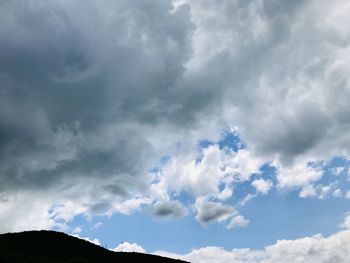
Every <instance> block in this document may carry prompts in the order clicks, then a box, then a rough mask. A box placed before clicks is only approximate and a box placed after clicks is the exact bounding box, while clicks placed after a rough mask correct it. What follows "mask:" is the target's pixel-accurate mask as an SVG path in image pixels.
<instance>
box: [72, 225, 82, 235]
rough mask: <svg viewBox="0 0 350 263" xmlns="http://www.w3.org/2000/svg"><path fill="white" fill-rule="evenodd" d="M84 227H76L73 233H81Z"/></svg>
mask: <svg viewBox="0 0 350 263" xmlns="http://www.w3.org/2000/svg"><path fill="white" fill-rule="evenodd" d="M81 231H82V229H81V227H80V226H77V227H76V228H74V229H73V231H72V233H73V234H79V233H81Z"/></svg>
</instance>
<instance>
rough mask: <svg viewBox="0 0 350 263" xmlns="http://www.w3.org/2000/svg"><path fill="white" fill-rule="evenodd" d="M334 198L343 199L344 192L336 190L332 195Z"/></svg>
mask: <svg viewBox="0 0 350 263" xmlns="http://www.w3.org/2000/svg"><path fill="white" fill-rule="evenodd" d="M332 196H333V197H335V198H338V197H342V196H343V192H342V190H340V189H335V190H334V191H333V193H332Z"/></svg>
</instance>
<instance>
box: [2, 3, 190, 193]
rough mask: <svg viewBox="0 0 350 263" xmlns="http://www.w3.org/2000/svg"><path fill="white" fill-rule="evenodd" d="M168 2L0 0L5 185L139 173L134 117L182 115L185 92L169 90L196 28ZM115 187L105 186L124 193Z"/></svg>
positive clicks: (142, 151) (140, 139)
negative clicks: (93, 2) (98, 2)
mask: <svg viewBox="0 0 350 263" xmlns="http://www.w3.org/2000/svg"><path fill="white" fill-rule="evenodd" d="M172 9H173V6H172V5H171V2H170V1H132V2H129V1H116V2H110V1H104V2H103V3H100V4H97V3H95V4H92V3H86V2H83V1H76V2H74V3H70V2H69V1H61V2H59V3H57V2H53V1H48V2H47V1H12V2H9V1H3V2H2V3H1V11H0V12H1V18H0V20H1V26H0V39H1V48H0V52H1V53H0V57H1V60H0V86H1V90H0V93H1V96H0V108H1V110H0V130H1V133H0V149H1V152H0V156H1V161H0V171H1V177H0V180H1V184H0V185H1V188H3V189H8V188H12V187H14V188H21V187H24V188H25V187H28V186H30V187H37V188H41V187H44V186H46V185H49V184H50V183H55V182H56V181H57V180H61V179H62V177H63V176H68V177H71V176H83V177H85V176H97V177H102V178H103V177H106V176H107V177H112V176H118V175H120V174H131V175H134V176H137V175H138V174H140V173H141V171H142V172H144V170H143V169H144V168H145V167H144V164H145V163H144V161H145V159H147V157H146V155H148V154H149V151H151V150H152V149H151V148H152V146H151V145H149V143H148V142H147V140H146V139H145V137H144V136H143V134H142V133H143V131H142V129H139V127H137V125H133V123H141V125H142V124H144V125H150V126H152V125H154V124H155V123H157V122H158V121H159V120H160V119H165V120H166V119H168V118H172V119H174V121H176V120H177V119H181V118H186V117H183V116H182V115H186V114H187V113H186V112H181V114H180V115H181V117H180V116H177V115H179V112H178V111H179V110H178V109H177V107H178V106H181V105H182V103H183V102H184V103H186V101H185V97H187V96H183V95H177V94H176V93H174V92H173V89H175V88H176V85H177V83H178V82H179V81H181V78H182V76H183V74H184V72H185V68H184V63H185V62H186V61H187V60H188V58H189V57H190V54H191V35H192V31H193V29H194V25H193V24H192V23H191V21H190V17H189V7H188V6H184V7H181V8H179V9H177V10H176V11H174V12H172ZM184 92H186V91H184ZM174 95H175V96H177V97H178V99H176V98H175V100H174ZM182 96H183V97H182ZM190 110H191V109H190ZM188 114H189V115H191V114H192V113H190V112H188ZM184 121H185V120H184ZM146 152H147V153H146ZM118 187H120V189H119V190H118V191H115V190H116V188H115V186H113V185H112V186H110V187H109V188H108V189H110V190H111V192H113V193H115V192H120V193H122V192H124V191H126V190H123V189H122V186H118ZM113 189H114V190H113Z"/></svg>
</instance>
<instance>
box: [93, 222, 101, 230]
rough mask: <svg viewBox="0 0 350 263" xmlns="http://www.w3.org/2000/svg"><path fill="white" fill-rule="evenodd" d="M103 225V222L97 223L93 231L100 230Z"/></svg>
mask: <svg viewBox="0 0 350 263" xmlns="http://www.w3.org/2000/svg"><path fill="white" fill-rule="evenodd" d="M102 225H103V223H102V222H97V223H96V224H94V225H93V227H92V228H93V229H98V228H100V227H101V226H102Z"/></svg>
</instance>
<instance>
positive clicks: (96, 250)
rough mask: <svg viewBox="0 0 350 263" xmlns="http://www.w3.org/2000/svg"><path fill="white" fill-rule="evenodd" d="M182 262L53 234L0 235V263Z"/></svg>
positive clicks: (30, 232)
mask: <svg viewBox="0 0 350 263" xmlns="http://www.w3.org/2000/svg"><path fill="white" fill-rule="evenodd" d="M19 262H20V263H34V262H35V263H48V262H50V263H61V262H62V263H63V262H65V263H100V262H103V263H112V262H113V263H123V262H137V263H142V262H147V263H148V262H150V263H184V261H181V260H175V259H170V258H165V257H159V256H154V255H149V254H143V253H127V252H113V251H110V250H108V249H105V248H103V247H100V246H97V245H95V244H92V243H90V242H88V241H85V240H82V239H79V238H76V237H73V236H69V235H67V234H64V233H60V232H55V231H27V232H21V233H9V234H2V235H0V263H19Z"/></svg>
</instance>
